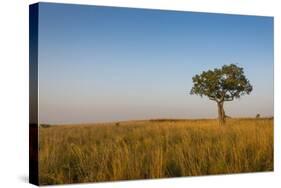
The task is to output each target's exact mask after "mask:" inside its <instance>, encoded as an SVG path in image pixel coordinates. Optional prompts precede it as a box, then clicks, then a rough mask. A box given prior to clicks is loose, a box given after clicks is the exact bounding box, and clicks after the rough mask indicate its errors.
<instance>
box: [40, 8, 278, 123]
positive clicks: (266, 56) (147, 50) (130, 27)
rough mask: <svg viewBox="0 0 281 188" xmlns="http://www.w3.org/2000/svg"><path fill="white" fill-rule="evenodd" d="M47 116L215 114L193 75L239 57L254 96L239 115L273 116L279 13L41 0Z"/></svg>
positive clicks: (234, 110) (232, 106)
mask: <svg viewBox="0 0 281 188" xmlns="http://www.w3.org/2000/svg"><path fill="white" fill-rule="evenodd" d="M38 58H39V70H38V72H39V121H40V122H41V123H43V122H44V123H89V122H108V121H121V120H135V119H150V118H215V117H217V106H216V104H215V103H214V102H213V101H209V100H208V99H207V98H205V97H203V98H201V97H199V96H191V95H189V92H190V89H191V87H192V79H191V78H192V76H194V75H195V74H198V73H201V72H202V71H204V70H209V69H213V68H217V67H221V66H222V65H224V64H230V63H237V65H239V66H242V67H243V68H244V71H245V74H246V76H247V78H248V79H249V80H250V82H251V84H252V85H253V92H252V93H251V95H249V96H243V97H242V98H241V99H239V100H235V101H233V102H228V103H226V104H225V111H226V113H227V114H228V115H230V116H234V117H248V116H251V117H254V116H255V115H256V114H257V113H260V114H261V115H262V116H273V104H274V103H273V18H271V17H260V16H239V15H226V14H207V13H194V12H177V11H161V10H149V9H129V8H113V7H98V6H84V5H83V6H81V5H67V4H50V3H41V4H40V5H39V57H38Z"/></svg>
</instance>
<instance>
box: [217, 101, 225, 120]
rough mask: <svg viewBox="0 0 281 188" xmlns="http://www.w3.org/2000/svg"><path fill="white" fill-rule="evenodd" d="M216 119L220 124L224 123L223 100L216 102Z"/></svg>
mask: <svg viewBox="0 0 281 188" xmlns="http://www.w3.org/2000/svg"><path fill="white" fill-rule="evenodd" d="M218 120H219V124H220V125H224V124H225V113H224V109H223V102H218Z"/></svg>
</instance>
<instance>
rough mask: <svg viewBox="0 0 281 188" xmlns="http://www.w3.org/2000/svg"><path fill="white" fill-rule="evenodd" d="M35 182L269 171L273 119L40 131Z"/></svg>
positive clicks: (137, 123)
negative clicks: (38, 178)
mask: <svg viewBox="0 0 281 188" xmlns="http://www.w3.org/2000/svg"><path fill="white" fill-rule="evenodd" d="M39 146H40V148H39V173H40V184H41V185H44V184H63V183H78V182H79V183H80V182H81V183H82V182H99V181H112V180H129V179H147V178H164V177H179V176H197V175H209V174H224V173H242V172H260V171H272V170H273V120H272V119H261V118H260V119H229V120H227V125H225V126H224V127H219V126H218V125H217V121H216V120H181V121H177V120H150V121H130V122H119V123H108V124H106V125H104V124H96V125H79V126H77V125H68V126H51V127H48V128H42V127H41V128H40V144H39Z"/></svg>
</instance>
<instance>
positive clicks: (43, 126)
mask: <svg viewBox="0 0 281 188" xmlns="http://www.w3.org/2000/svg"><path fill="white" fill-rule="evenodd" d="M40 127H42V128H49V127H51V125H49V124H40Z"/></svg>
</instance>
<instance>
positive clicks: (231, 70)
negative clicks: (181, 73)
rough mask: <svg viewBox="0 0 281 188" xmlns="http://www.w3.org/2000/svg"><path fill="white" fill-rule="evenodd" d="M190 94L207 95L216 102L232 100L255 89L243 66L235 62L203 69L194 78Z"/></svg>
mask: <svg viewBox="0 0 281 188" xmlns="http://www.w3.org/2000/svg"><path fill="white" fill-rule="evenodd" d="M192 81H193V84H194V85H193V87H192V89H191V91H190V94H195V95H199V96H201V97H203V96H207V97H208V98H209V99H210V100H214V101H216V102H224V101H232V100H234V99H236V98H240V97H241V96H243V95H245V94H250V92H251V91H252V90H253V87H252V85H251V84H250V82H249V80H248V79H247V78H246V76H245V75H244V71H243V68H242V67H238V66H237V65H235V64H230V65H224V66H222V67H221V68H220V69H218V68H215V69H214V70H208V71H203V72H202V73H201V74H199V75H195V76H194V77H193V78H192Z"/></svg>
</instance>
